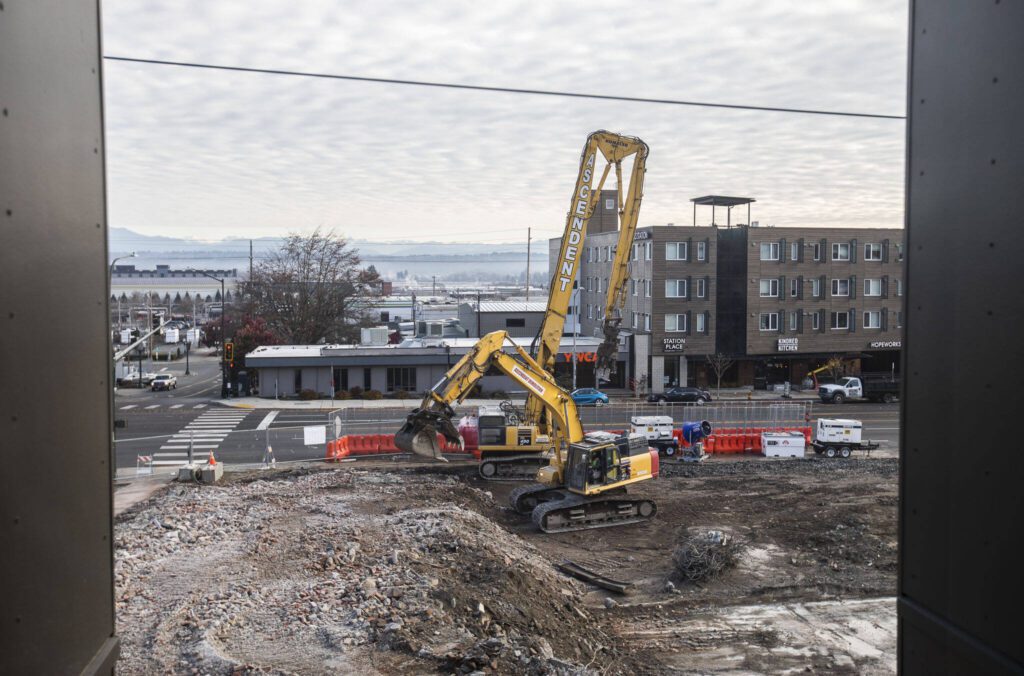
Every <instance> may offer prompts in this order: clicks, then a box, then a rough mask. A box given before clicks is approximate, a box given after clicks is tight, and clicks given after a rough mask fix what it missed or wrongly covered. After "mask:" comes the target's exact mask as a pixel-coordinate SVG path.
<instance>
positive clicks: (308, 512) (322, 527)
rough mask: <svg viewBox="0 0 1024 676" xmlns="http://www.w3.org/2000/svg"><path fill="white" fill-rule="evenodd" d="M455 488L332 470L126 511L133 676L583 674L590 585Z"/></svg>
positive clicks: (125, 647)
mask: <svg viewBox="0 0 1024 676" xmlns="http://www.w3.org/2000/svg"><path fill="white" fill-rule="evenodd" d="M488 505H490V506H491V507H493V500H492V499H491V498H490V495H489V494H488V493H486V492H484V491H480V490H477V489H473V488H471V487H468V486H466V485H465V484H463V483H460V482H458V481H457V480H456V479H454V478H451V477H440V476H436V475H414V474H405V473H376V472H360V471H345V470H337V471H331V472H323V473H314V474H308V475H305V476H297V477H296V476H287V477H285V478H283V479H278V480H257V481H251V482H249V483H242V482H235V483H230V484H227V485H223V486H198V485H181V486H173V487H172V488H170V489H169V491H168V493H166V494H165V495H163V496H159V497H157V498H156V499H154V500H153V501H151V502H150V503H148V504H147V505H143V506H142V507H140V508H139V509H137V510H136V511H134V512H130V513H128V514H126V515H123V516H122V517H121V518H120V519H119V521H118V524H117V528H116V533H117V538H116V565H115V575H116V586H117V594H116V604H117V612H118V625H119V633H120V636H121V639H122V642H123V643H122V656H121V660H120V662H119V664H118V669H119V671H121V672H123V673H153V672H158V671H173V672H180V673H204V674H206V673H246V672H271V673H279V672H295V671H298V672H304V671H313V672H323V671H355V670H357V669H358V670H363V671H365V672H367V673H373V672H375V671H380V672H389V671H412V672H424V671H426V672H431V671H438V670H441V671H443V672H445V673H471V672H483V673H531V674H547V673H580V671H581V668H582V667H581V665H586V664H588V663H593V662H594V660H597V661H598V663H600V662H605V663H607V661H608V660H609V659H610V658H614V657H615V651H614V650H613V649H612V648H610V647H609V646H610V644H611V641H610V640H609V639H608V638H607V637H606V636H605V635H604V634H603V633H602V631H601V630H600V628H598V626H597V623H595V622H594V621H593V620H592V618H591V616H590V613H589V611H588V610H586V609H585V607H584V604H583V594H584V588H583V586H582V585H580V584H579V583H577V582H575V581H573V580H570V579H568V578H565V577H564V576H562V575H560V574H559V573H558V572H557V571H556V570H555V569H554V568H553V567H552V566H551V564H550V562H549V561H548V560H547V559H546V558H545V557H544V556H542V555H541V554H540V553H539V552H538V551H537V550H536V549H535V548H534V547H533V546H531V545H529V544H527V543H525V542H524V541H523V540H522V539H521V538H519V537H518V536H516V535H513V534H511V533H509V532H508V531H506V530H504V529H502V528H501V527H499V526H497V525H495V524H494V523H493V521H492V520H490V519H489V518H487V517H485V516H482V515H481V514H480V513H478V512H477V511H474V509H472V508H471V507H481V506H483V507H487V506H488Z"/></svg>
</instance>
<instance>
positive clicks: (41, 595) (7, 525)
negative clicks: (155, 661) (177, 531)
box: [0, 0, 117, 674]
mask: <svg viewBox="0 0 1024 676" xmlns="http://www.w3.org/2000/svg"><path fill="white" fill-rule="evenodd" d="M0 7H2V9H0V108H2V111H0V445H2V448H3V453H2V457H3V461H4V467H3V470H2V471H0V553H2V554H0V581H2V582H0V584H2V585H3V595H2V601H0V627H2V628H0V671H3V672H4V673H18V674H32V673H54V674H55V673H61V674H67V673H78V672H81V671H92V670H96V669H99V670H106V671H107V672H109V670H110V661H111V660H112V659H113V657H114V656H115V655H116V648H117V643H116V640H115V639H113V636H114V611H113V593H112V585H113V581H112V579H113V576H112V564H113V560H112V526H111V523H112V521H111V507H112V501H111V470H110V460H111V454H110V439H111V435H110V418H111V416H110V407H111V400H110V382H109V379H110V368H109V354H110V353H109V349H110V347H109V341H110V336H109V334H108V322H107V317H108V310H107V295H108V294H107V264H106V216H105V203H104V199H105V198H104V178H103V161H104V154H103V153H104V150H103V144H102V140H103V117H102V105H101V80H100V76H101V68H100V41H99V10H98V4H97V2H96V0H2V4H0Z"/></svg>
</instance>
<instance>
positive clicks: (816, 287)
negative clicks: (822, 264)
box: [811, 279, 821, 298]
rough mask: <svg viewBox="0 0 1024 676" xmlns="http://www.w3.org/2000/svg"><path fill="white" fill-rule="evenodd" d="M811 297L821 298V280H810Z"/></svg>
mask: <svg viewBox="0 0 1024 676" xmlns="http://www.w3.org/2000/svg"><path fill="white" fill-rule="evenodd" d="M811 295H812V296H813V297H815V298H821V280H820V279H812V280H811Z"/></svg>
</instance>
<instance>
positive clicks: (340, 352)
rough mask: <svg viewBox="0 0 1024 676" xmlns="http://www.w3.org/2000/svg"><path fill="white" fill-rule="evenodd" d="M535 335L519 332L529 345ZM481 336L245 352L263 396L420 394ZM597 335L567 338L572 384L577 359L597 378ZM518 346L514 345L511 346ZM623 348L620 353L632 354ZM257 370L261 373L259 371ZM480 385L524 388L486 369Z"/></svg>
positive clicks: (558, 369)
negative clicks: (352, 392) (370, 392)
mask: <svg viewBox="0 0 1024 676" xmlns="http://www.w3.org/2000/svg"><path fill="white" fill-rule="evenodd" d="M531 340H532V338H525V337H523V338H514V339H513V341H514V342H515V343H516V344H518V345H519V346H520V347H522V348H524V349H526V350H529V349H530V342H531ZM476 343H477V339H476V338H451V339H445V340H429V339H412V340H407V341H405V342H403V343H402V344H400V345H380V346H364V345H271V346H264V347H259V348H257V349H256V350H254V351H252V352H250V353H249V354H247V355H246V356H245V366H246V370H247V371H248V372H249V374H250V376H251V377H253V379H254V380H253V383H252V384H253V387H254V390H255V392H256V393H257V395H258V396H261V397H282V398H283V397H293V396H296V395H298V394H299V393H300V392H301V391H303V390H312V391H313V392H316V393H318V394H319V395H321V396H324V397H330V396H331V395H332V394H333V393H334V392H336V391H338V390H351V389H352V388H355V387H358V388H361V389H363V390H377V391H378V392H381V393H383V394H384V395H394V394H396V393H397V392H400V391H401V392H407V393H409V394H410V395H412V396H414V397H415V396H419V395H421V394H422V393H424V392H425V391H427V390H429V389H430V388H431V387H433V386H434V385H435V384H436V383H437V382H438V381H439V380H440V379H441V377H442V376H443V375H444V374H445V373H446V372H447V371H448V370H449V369H450V368H451V367H452V366H453V365H454V364H455V363H456V362H458V361H459V359H461V358H462V357H463V356H464V355H465V354H466V353H468V352H469V351H470V350H472V349H473V347H474V346H475V345H476ZM600 343H601V341H600V340H599V339H597V338H577V339H576V340H575V341H574V340H573V339H572V338H566V339H564V340H563V341H562V343H561V345H560V349H559V354H558V357H557V358H556V364H555V376H556V377H557V378H558V379H559V381H560V382H562V383H563V384H564V386H565V387H566V388H571V385H572V372H573V362H574V361H575V362H576V383H577V386H578V387H592V386H594V384H595V379H594V364H595V363H596V361H597V346H598V345H599V344H600ZM505 351H506V352H510V353H511V352H512V351H513V348H512V346H511V345H509V346H507V347H506V348H505ZM626 356H627V355H626V354H625V353H620V355H619V359H620V360H622V361H624V360H625V359H626ZM253 374H255V375H254V376H253ZM480 386H481V388H482V390H483V392H484V394H485V395H486V394H488V393H493V392H496V391H497V392H514V391H519V390H520V389H521V388H519V387H518V385H517V384H516V383H515V382H514V381H512V380H511V379H509V378H508V377H506V376H505V375H503V374H501V373H500V372H497V371H495V372H494V373H489V374H488V375H485V376H484V377H483V378H482V379H481V381H480Z"/></svg>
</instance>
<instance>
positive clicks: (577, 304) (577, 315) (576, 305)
mask: <svg viewBox="0 0 1024 676" xmlns="http://www.w3.org/2000/svg"><path fill="white" fill-rule="evenodd" d="M574 295H575V298H574V299H573V300H574V301H575V302H574V303H573V315H574V317H573V327H572V389H573V391H574V392H575V391H576V334H577V333H579V326H580V290H579V289H575V291H574ZM595 380H596V378H595ZM594 386H595V387H596V386H597V383H596V382H595V383H594Z"/></svg>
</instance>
